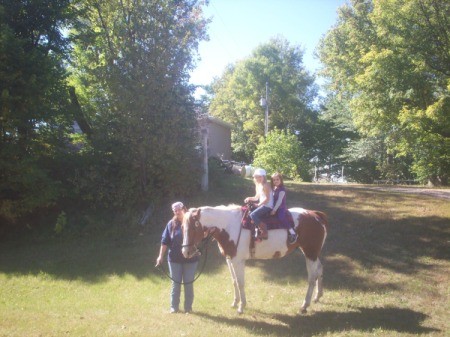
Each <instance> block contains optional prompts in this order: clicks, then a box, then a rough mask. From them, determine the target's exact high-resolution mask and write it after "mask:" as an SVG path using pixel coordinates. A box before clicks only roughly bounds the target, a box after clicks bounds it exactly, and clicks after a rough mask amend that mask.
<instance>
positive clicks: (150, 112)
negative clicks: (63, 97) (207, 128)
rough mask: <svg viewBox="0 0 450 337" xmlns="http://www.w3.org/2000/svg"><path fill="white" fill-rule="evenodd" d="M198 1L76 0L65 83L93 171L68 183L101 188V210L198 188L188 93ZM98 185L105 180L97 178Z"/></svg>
mask: <svg viewBox="0 0 450 337" xmlns="http://www.w3.org/2000/svg"><path fill="white" fill-rule="evenodd" d="M202 5H203V2H201V1H194V0H184V1H178V0H177V1H175V0H173V1H172V0H156V1H155V0H143V1H135V2H122V1H119V2H98V1H93V0H83V1H80V2H79V10H80V12H82V13H84V14H83V19H82V21H81V22H82V24H80V25H79V26H78V27H77V28H76V30H74V31H73V32H72V34H73V35H74V38H75V41H76V42H75V47H74V54H73V58H72V68H73V77H72V79H71V81H72V84H73V86H74V87H75V88H76V91H77V95H78V97H79V101H80V104H81V106H82V108H83V110H84V111H85V112H86V114H87V115H88V116H89V120H90V122H91V124H92V127H93V137H92V141H91V145H92V151H91V152H90V154H89V156H90V157H91V158H92V157H94V158H99V160H98V161H94V162H92V165H93V169H92V170H91V171H92V172H101V173H99V174H96V175H93V176H92V175H83V176H82V177H81V178H80V179H79V180H78V181H77V184H79V185H80V186H85V187H87V186H89V185H90V184H94V185H96V186H100V187H101V188H100V189H98V191H99V192H102V193H101V194H100V195H99V196H98V199H99V200H100V201H102V202H103V203H104V204H109V205H115V206H118V207H124V206H143V205H147V204H148V203H149V202H153V203H157V202H158V201H159V200H161V199H163V198H172V197H173V196H175V195H176V196H180V195H186V194H188V193H190V192H192V191H193V190H194V189H195V188H196V187H197V185H198V181H197V180H198V176H199V174H198V169H199V167H198V163H199V160H197V158H196V155H197V154H196V153H195V142H196V136H197V134H196V119H195V114H194V102H193V100H192V98H191V94H192V88H191V87H190V86H189V85H188V79H189V70H190V69H191V68H192V67H193V62H194V52H195V51H196V49H197V46H198V42H199V41H200V40H201V39H203V38H205V27H206V23H207V21H206V20H204V19H203V18H202V11H201V6H202ZM105 178H106V179H105Z"/></svg>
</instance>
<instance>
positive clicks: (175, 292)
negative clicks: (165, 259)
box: [169, 262, 198, 312]
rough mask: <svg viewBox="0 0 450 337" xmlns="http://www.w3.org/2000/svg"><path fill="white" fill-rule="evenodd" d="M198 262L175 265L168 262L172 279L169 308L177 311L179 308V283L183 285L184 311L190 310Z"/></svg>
mask: <svg viewBox="0 0 450 337" xmlns="http://www.w3.org/2000/svg"><path fill="white" fill-rule="evenodd" d="M197 264H198V262H192V263H176V262H169V269H170V276H171V277H172V279H173V281H172V292H171V303H170V307H171V308H172V309H173V310H176V311H178V310H179V307H180V294H181V283H183V285H184V311H185V312H188V311H191V310H192V303H193V302H194V283H193V281H194V278H195V271H196V270H197Z"/></svg>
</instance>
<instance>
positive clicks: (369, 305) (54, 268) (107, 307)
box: [0, 175, 450, 337]
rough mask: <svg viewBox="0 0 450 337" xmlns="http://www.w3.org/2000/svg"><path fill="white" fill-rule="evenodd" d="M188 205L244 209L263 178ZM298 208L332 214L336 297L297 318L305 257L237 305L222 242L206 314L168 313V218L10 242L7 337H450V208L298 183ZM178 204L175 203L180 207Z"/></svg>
mask: <svg viewBox="0 0 450 337" xmlns="http://www.w3.org/2000/svg"><path fill="white" fill-rule="evenodd" d="M219 182H220V185H219V186H216V187H214V188H213V189H212V190H211V191H210V192H207V193H204V194H203V195H200V196H197V197H195V198H192V199H190V200H186V204H187V205H188V206H201V205H218V204H228V203H241V202H242V200H243V199H244V197H245V196H248V195H252V194H253V193H254V190H253V184H252V181H251V180H248V179H246V180H244V179H242V178H239V177H235V176H227V175H224V179H223V180H220V181H219ZM287 187H288V193H289V194H288V204H289V206H302V207H305V208H311V209H319V210H323V211H325V212H326V213H327V214H328V216H329V218H330V223H331V230H330V233H329V236H328V240H327V242H326V245H325V247H324V251H323V257H322V260H323V264H324V268H325V274H324V286H325V295H324V297H323V299H322V301H321V302H320V303H317V304H313V305H312V306H311V307H310V309H309V311H308V314H306V315H297V312H298V309H299V307H300V305H301V303H302V300H303V298H304V295H305V291H306V270H305V263H304V258H303V256H302V255H301V254H300V253H298V252H294V253H293V254H291V255H290V256H288V257H286V258H283V259H281V260H271V261H250V262H248V264H247V269H246V272H247V274H246V281H247V284H246V290H247V299H248V305H247V309H246V311H245V313H244V314H243V315H238V314H237V313H236V311H235V309H231V308H230V304H231V301H232V297H233V296H232V285H231V279H230V277H229V273H228V270H227V267H226V263H225V260H224V259H223V258H222V257H221V256H220V255H219V252H218V249H217V248H216V244H215V243H213V244H211V245H210V247H209V250H208V260H207V264H206V268H205V271H204V273H203V274H202V275H201V276H200V278H199V279H198V280H197V281H196V283H195V294H196V298H195V302H194V310H195V313H194V314H192V315H184V314H176V315H171V314H169V313H168V308H169V292H170V282H169V281H168V279H167V278H165V277H164V276H163V275H162V274H161V273H160V271H159V270H157V269H155V268H154V263H155V259H156V256H157V254H158V250H159V238H160V234H161V231H162V229H163V227H164V225H165V223H166V221H167V220H168V218H169V217H170V216H171V214H170V209H168V213H167V219H165V218H164V219H163V220H161V219H156V220H154V221H153V222H152V223H151V224H150V226H149V228H147V230H146V231H145V234H144V235H143V236H139V235H138V233H128V234H127V235H120V236H119V235H117V236H116V237H114V236H108V237H105V236H103V237H101V236H99V237H91V236H80V237H70V236H68V237H64V236H63V237H58V238H47V239H43V238H42V237H38V236H37V237H36V238H35V239H27V240H10V241H7V242H2V243H1V246H0V336H8V337H10V336H27V337H28V336H46V337H47V336H448V333H449V331H450V326H449V323H448V311H449V308H450V303H449V298H450V296H449V295H450V294H449V292H450V291H449V290H450V287H449V284H450V283H449V281H450V280H449V278H450V277H449V275H450V256H449V249H448V245H449V240H450V235H449V234H450V203H449V202H448V200H443V199H434V198H432V197H429V196H419V195H412V194H407V195H406V194H400V193H395V192H390V191H372V190H369V189H366V188H365V187H364V186H361V185H355V186H352V185H312V184H297V183H293V182H288V183H287ZM168 208H169V207H168Z"/></svg>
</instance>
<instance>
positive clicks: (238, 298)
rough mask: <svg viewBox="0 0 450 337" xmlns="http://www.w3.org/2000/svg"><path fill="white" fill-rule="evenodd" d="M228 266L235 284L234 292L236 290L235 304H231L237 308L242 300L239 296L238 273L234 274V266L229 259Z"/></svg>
mask: <svg viewBox="0 0 450 337" xmlns="http://www.w3.org/2000/svg"><path fill="white" fill-rule="evenodd" d="M227 265H228V269H229V270H230V274H231V280H232V282H233V290H234V299H233V303H232V304H231V307H233V308H237V306H238V303H239V302H240V300H241V298H240V294H239V287H238V282H237V278H236V273H235V272H234V268H233V264H232V263H231V259H230V258H227Z"/></svg>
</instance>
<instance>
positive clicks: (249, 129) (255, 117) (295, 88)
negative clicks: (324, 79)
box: [210, 37, 317, 161]
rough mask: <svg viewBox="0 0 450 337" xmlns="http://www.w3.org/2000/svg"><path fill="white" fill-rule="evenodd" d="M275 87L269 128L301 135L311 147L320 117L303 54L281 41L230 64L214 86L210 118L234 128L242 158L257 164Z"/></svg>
mask: <svg viewBox="0 0 450 337" xmlns="http://www.w3.org/2000/svg"><path fill="white" fill-rule="evenodd" d="M266 82H267V83H268V86H269V97H268V98H269V129H273V128H279V129H286V130H289V131H290V132H291V133H293V132H294V131H296V132H297V133H298V134H299V137H300V139H301V140H302V141H305V142H308V141H309V140H310V139H311V137H310V136H312V134H313V128H312V125H313V123H314V121H315V119H316V118H317V114H316V113H315V111H314V109H313V101H314V98H315V96H316V87H315V86H314V78H313V77H312V76H311V75H310V74H309V73H308V72H307V71H306V70H305V68H304V66H303V51H302V50H301V49H300V48H299V47H295V46H294V47H293V46H290V44H289V43H288V42H287V41H286V40H285V39H283V38H281V37H278V38H274V39H272V40H270V41H269V42H268V43H266V44H262V45H260V46H259V47H258V48H256V49H255V51H254V52H253V53H252V55H251V56H250V57H249V58H247V59H245V60H242V61H240V62H237V63H236V64H234V65H230V66H229V67H228V68H227V69H226V70H225V71H224V73H223V75H222V76H221V78H219V79H217V80H216V81H215V83H213V85H212V88H213V91H214V97H213V99H212V101H211V106H210V113H211V114H212V115H214V116H217V117H219V118H221V119H223V120H225V121H227V122H229V123H231V124H232V125H233V133H232V147H233V154H234V157H235V158H236V159H239V160H244V161H251V160H252V158H253V154H254V152H255V150H256V148H257V146H258V143H259V141H260V139H261V138H260V137H261V136H263V135H264V109H263V108H262V107H261V106H260V104H259V103H260V98H261V97H262V96H265V90H266Z"/></svg>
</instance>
